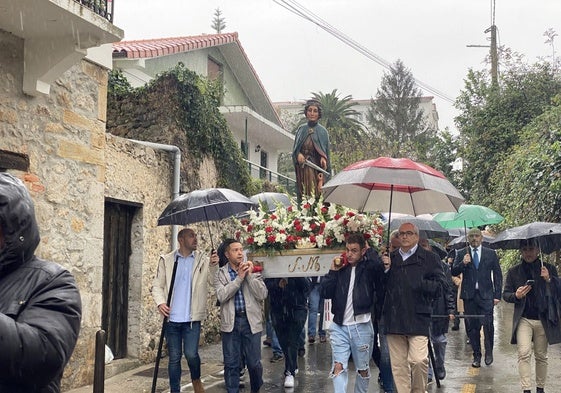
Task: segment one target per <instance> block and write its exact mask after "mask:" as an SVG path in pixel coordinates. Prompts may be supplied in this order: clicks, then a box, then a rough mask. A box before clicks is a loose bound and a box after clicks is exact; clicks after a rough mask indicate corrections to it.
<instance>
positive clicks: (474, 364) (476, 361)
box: [471, 358, 481, 368]
mask: <svg viewBox="0 0 561 393" xmlns="http://www.w3.org/2000/svg"><path fill="white" fill-rule="evenodd" d="M471 367H474V368H479V367H481V358H475V359H473V362H472V363H471Z"/></svg>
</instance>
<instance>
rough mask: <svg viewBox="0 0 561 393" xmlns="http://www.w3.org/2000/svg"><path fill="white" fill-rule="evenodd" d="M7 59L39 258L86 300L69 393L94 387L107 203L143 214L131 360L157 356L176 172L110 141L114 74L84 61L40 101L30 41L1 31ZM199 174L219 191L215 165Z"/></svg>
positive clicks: (4, 116)
mask: <svg viewBox="0 0 561 393" xmlns="http://www.w3.org/2000/svg"><path fill="white" fill-rule="evenodd" d="M0 53H1V54H2V55H1V56H0V150H7V151H11V152H15V153H20V154H24V155H26V156H28V157H29V162H30V168H29V171H27V172H20V171H11V172H12V173H14V174H15V175H17V176H19V177H20V178H22V180H24V181H25V183H26V185H27V186H28V188H29V190H30V192H31V195H32V198H33V200H34V202H35V205H36V215H37V221H38V224H39V227H40V233H41V244H40V246H39V248H38V249H37V255H38V256H40V257H42V258H45V259H48V260H52V261H54V262H57V263H59V264H61V265H63V266H64V267H66V268H67V269H69V270H70V272H71V273H72V274H73V275H74V277H75V278H76V281H77V283H78V286H79V289H80V294H81V298H82V305H83V316H82V326H81V332H80V337H79V340H78V343H77V346H76V349H75V351H74V354H73V356H72V359H71V361H70V363H69V364H68V366H67V368H66V370H65V373H64V378H63V390H67V389H69V388H73V387H78V386H82V385H85V384H91V383H92V380H93V361H94V341H95V333H96V332H97V331H98V330H99V329H100V328H101V310H102V301H103V298H102V283H103V246H104V244H103V243H104V205H105V202H106V200H108V199H109V200H112V201H115V200H116V201H122V202H125V203H134V204H135V205H136V206H139V208H138V210H137V211H138V214H137V215H136V216H135V217H134V222H133V228H132V236H133V239H132V255H131V261H130V266H131V272H130V277H129V280H130V291H129V294H128V295H129V310H128V312H129V324H128V326H129V332H128V333H129V337H128V342H127V343H128V356H129V357H130V358H132V359H136V360H137V361H139V362H149V361H152V360H153V358H154V356H155V349H154V347H155V345H154V343H155V342H157V340H158V338H159V329H160V326H161V320H160V318H159V316H158V315H157V312H156V309H155V306H154V304H153V301H152V298H151V295H150V288H151V281H152V278H153V276H154V272H155V270H156V265H157V260H158V255H159V254H160V253H163V252H168V251H170V248H171V242H170V237H171V228H170V227H157V226H156V222H157V218H158V215H159V214H160V213H161V211H162V210H163V209H164V208H165V206H166V205H167V203H169V201H170V200H171V197H172V191H171V189H172V186H171V184H172V179H171V173H172V165H173V162H172V157H171V155H169V153H167V152H163V151H157V150H154V149H151V148H148V147H145V146H142V145H139V144H137V143H134V142H131V141H129V140H127V139H124V138H121V137H117V136H113V135H111V134H107V133H106V121H107V120H106V108H107V70H106V69H105V68H103V67H101V66H99V65H96V64H94V63H91V62H89V61H87V60H83V61H81V62H79V63H78V64H76V65H74V66H73V67H72V68H71V69H69V70H68V71H67V72H65V73H64V74H63V75H62V77H61V78H59V79H58V80H57V81H56V82H55V83H53V84H52V86H51V92H50V94H49V95H48V96H40V97H31V96H27V95H25V94H23V91H22V84H23V68H24V64H23V40H22V39H20V38H18V37H15V36H13V35H11V34H9V33H6V32H4V31H2V30H0ZM203 167H204V168H208V169H205V170H203ZM197 170H200V172H201V173H202V176H201V183H204V185H206V186H207V187H211V186H212V185H213V179H212V177H213V174H214V175H215V173H216V170H215V169H214V165H213V162H212V161H211V160H204V161H203V163H202V164H201V166H200V167H199V168H197ZM213 228H216V226H214V227H213ZM203 229H204V231H206V227H201V228H199V230H200V231H201V233H202V231H203ZM201 243H202V244H201V245H200V247H202V248H206V247H207V245H206V244H205V243H204V239H202V242H201ZM208 248H210V246H208ZM212 301H213V300H212V298H211V297H210V296H209V305H211V304H212ZM209 308H211V307H210V306H209ZM214 308H215V307H214ZM211 324H212V323H211ZM213 329H214V328H212V327H211V328H210V329H208V328H207V330H210V331H213Z"/></svg>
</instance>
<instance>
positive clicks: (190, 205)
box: [158, 188, 256, 248]
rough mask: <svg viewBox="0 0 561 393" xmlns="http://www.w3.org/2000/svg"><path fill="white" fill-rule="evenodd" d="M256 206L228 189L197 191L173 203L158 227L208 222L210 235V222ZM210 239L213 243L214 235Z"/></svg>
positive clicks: (166, 210) (160, 219) (162, 215)
mask: <svg viewBox="0 0 561 393" xmlns="http://www.w3.org/2000/svg"><path fill="white" fill-rule="evenodd" d="M255 206H256V203H255V202H253V201H252V200H250V199H249V198H247V197H245V196H243V195H242V194H240V193H239V192H236V191H233V190H230V189H228V188H207V189H204V190H196V191H192V192H190V193H187V194H183V195H180V196H178V197H177V198H175V199H174V200H173V201H171V202H170V204H169V205H167V207H166V208H165V209H164V211H163V212H162V214H161V215H160V218H158V225H187V224H193V223H196V222H203V221H206V223H207V227H208V231H209V234H210V225H209V224H208V222H209V221H217V220H222V219H224V218H228V217H231V216H233V215H235V214H237V213H240V212H244V211H247V210H249V209H251V208H253V207H255ZM210 239H211V243H212V235H211V237H210ZM213 248H214V244H213Z"/></svg>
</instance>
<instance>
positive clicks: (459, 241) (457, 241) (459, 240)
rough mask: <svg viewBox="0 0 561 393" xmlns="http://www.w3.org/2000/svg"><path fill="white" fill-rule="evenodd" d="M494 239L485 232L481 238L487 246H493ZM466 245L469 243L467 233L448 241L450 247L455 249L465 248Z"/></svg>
mask: <svg viewBox="0 0 561 393" xmlns="http://www.w3.org/2000/svg"><path fill="white" fill-rule="evenodd" d="M494 239H495V238H493V237H490V236H487V235H485V234H483V239H482V240H481V244H482V245H483V246H485V247H491V242H492V241H493V240H494ZM466 245H467V239H466V235H465V234H464V235H461V236H458V237H456V238H454V240H452V241H450V243H448V247H450V248H453V249H454V250H459V249H461V248H464V247H466Z"/></svg>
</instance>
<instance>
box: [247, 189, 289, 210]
mask: <svg viewBox="0 0 561 393" xmlns="http://www.w3.org/2000/svg"><path fill="white" fill-rule="evenodd" d="M249 199H251V200H252V201H253V202H255V203H257V204H261V205H264V206H267V212H268V213H272V212H274V211H275V210H277V206H278V205H279V204H280V205H281V206H284V207H288V206H290V205H292V201H291V200H290V197H289V196H288V195H287V194H283V193H282V192H262V193H259V194H255V195H252V196H250V197H249Z"/></svg>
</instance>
